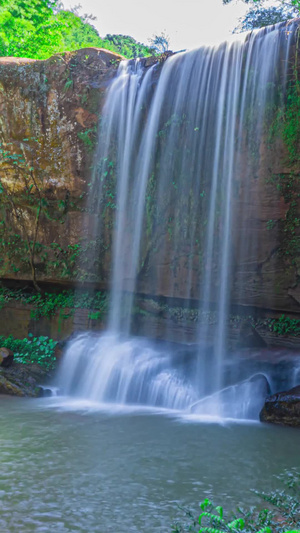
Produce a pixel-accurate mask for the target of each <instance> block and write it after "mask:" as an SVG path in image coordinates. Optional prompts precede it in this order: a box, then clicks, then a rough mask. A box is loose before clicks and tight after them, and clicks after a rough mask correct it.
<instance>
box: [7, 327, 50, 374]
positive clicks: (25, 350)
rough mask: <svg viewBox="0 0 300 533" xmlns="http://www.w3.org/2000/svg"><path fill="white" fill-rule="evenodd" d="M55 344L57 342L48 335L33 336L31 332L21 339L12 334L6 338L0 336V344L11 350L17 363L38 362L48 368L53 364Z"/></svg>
mask: <svg viewBox="0 0 300 533" xmlns="http://www.w3.org/2000/svg"><path fill="white" fill-rule="evenodd" d="M56 345H57V342H56V341H54V340H52V339H49V337H44V336H41V337H33V335H32V334H31V333H29V335H28V338H27V339H26V338H25V339H21V340H20V339H14V338H13V337H12V335H10V336H9V337H6V338H5V337H2V336H0V346H2V347H4V348H9V349H10V350H12V351H13V352H14V360H15V361H16V362H17V363H38V364H39V365H41V366H43V367H45V368H47V369H48V370H50V369H52V368H54V366H55V362H56V358H55V347H56Z"/></svg>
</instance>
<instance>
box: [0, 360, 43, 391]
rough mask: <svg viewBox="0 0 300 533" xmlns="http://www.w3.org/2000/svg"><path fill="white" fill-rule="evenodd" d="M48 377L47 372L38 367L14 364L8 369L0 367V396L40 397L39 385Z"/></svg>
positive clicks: (33, 364) (35, 365)
mask: <svg viewBox="0 0 300 533" xmlns="http://www.w3.org/2000/svg"><path fill="white" fill-rule="evenodd" d="M50 377H51V375H50V374H49V372H48V371H47V370H45V369H44V368H43V367H41V366H40V365H37V364H35V363H32V364H22V363H15V362H14V363H13V365H12V366H10V367H9V368H3V367H0V394H9V395H10V396H29V397H37V396H40V394H41V384H43V383H46V382H47V381H48V380H49V378H50Z"/></svg>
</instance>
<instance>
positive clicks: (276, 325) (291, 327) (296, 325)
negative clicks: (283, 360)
mask: <svg viewBox="0 0 300 533" xmlns="http://www.w3.org/2000/svg"><path fill="white" fill-rule="evenodd" d="M271 329H272V331H274V333H277V334H278V335H292V336H296V337H297V336H298V335H300V320H298V319H296V318H290V317H288V316H286V315H281V317H280V318H279V319H278V320H272V323H271Z"/></svg>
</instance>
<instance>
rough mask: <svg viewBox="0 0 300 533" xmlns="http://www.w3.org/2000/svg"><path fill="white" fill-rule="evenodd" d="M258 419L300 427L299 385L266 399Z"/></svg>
mask: <svg viewBox="0 0 300 533" xmlns="http://www.w3.org/2000/svg"><path fill="white" fill-rule="evenodd" d="M260 420H261V421H262V422H268V423H271V424H279V425H281V426H292V427H300V385H299V386H297V387H294V388H293V389H291V390H289V391H284V392H279V393H277V394H273V396H270V397H269V398H267V399H266V401H265V405H264V407H263V409H262V411H261V412H260Z"/></svg>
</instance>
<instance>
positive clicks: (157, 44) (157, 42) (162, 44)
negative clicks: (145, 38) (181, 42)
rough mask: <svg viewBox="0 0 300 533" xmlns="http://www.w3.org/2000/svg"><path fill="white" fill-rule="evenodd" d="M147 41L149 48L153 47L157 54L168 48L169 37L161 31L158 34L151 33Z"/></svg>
mask: <svg viewBox="0 0 300 533" xmlns="http://www.w3.org/2000/svg"><path fill="white" fill-rule="evenodd" d="M149 43H150V46H151V48H154V50H155V51H156V52H157V53H158V54H163V53H164V52H167V50H169V48H170V37H169V36H168V35H167V34H166V32H165V31H163V32H162V33H161V34H160V35H153V37H152V38H151V39H149Z"/></svg>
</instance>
